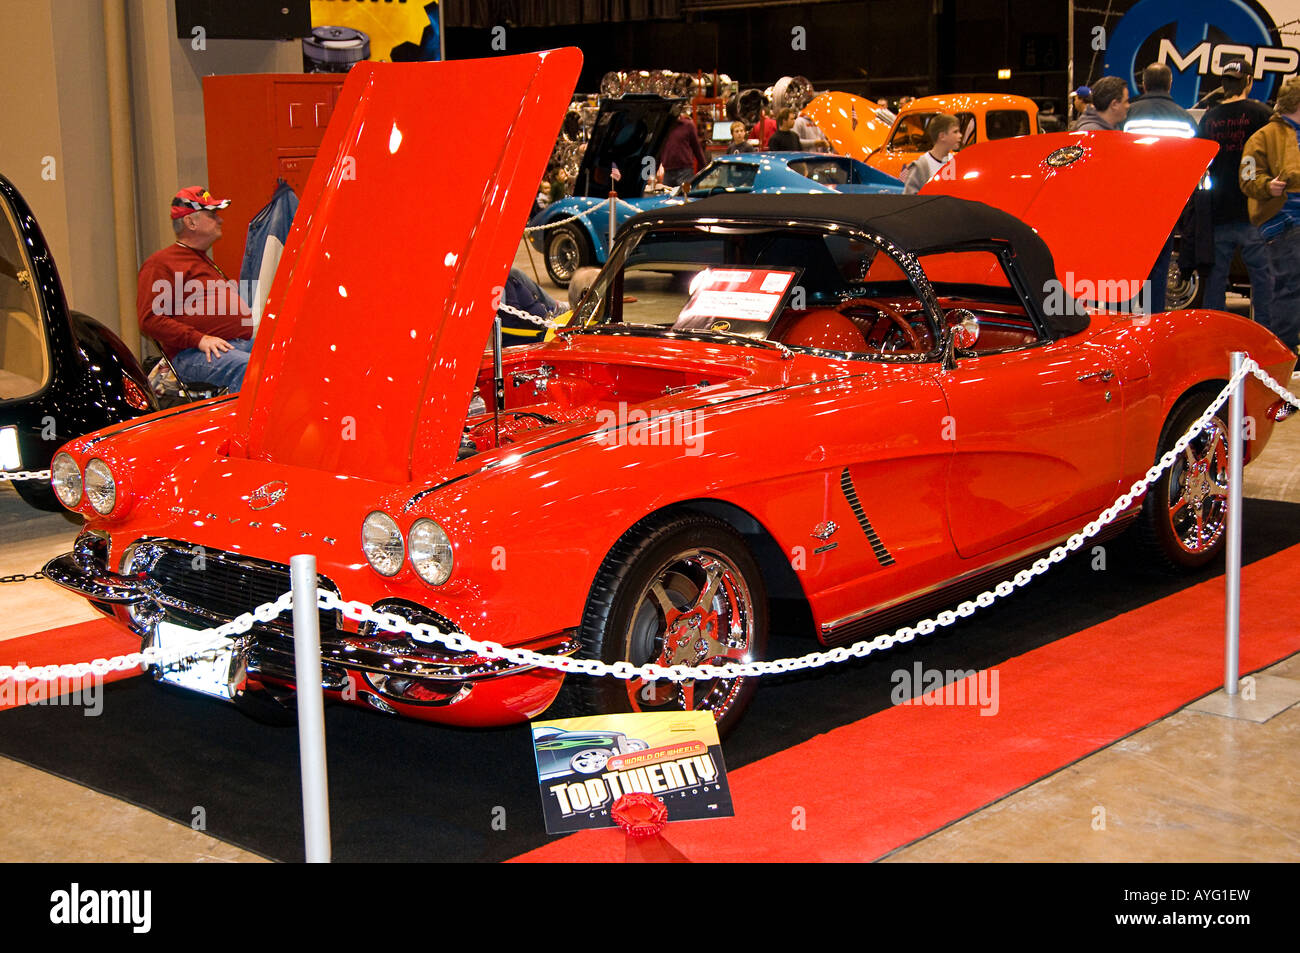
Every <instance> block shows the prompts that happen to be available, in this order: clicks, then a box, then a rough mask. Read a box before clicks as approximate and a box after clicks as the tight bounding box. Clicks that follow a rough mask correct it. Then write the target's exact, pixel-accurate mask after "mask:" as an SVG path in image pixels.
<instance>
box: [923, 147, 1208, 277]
mask: <svg viewBox="0 0 1300 953" xmlns="http://www.w3.org/2000/svg"><path fill="white" fill-rule="evenodd" d="M1217 150H1218V146H1217V145H1216V144H1215V143H1213V142H1209V141H1207V140H1205V139H1175V138H1169V137H1165V138H1158V137H1155V136H1131V135H1129V134H1127V133H1123V132H1072V133H1064V132H1061V133H1053V134H1051V135H1043V136H1022V137H1020V138H1018V139H1002V140H999V141H997V142H986V143H981V144H979V145H974V146H970V147H968V148H966V149H963V150H962V151H961V152H959V153H957V155H956V156H955V157H954V159H953V163H954V164H953V167H952V170H951V174H943V173H941V177H940V178H936V179H933V180H931V181H930V182H929V183H927V184H926V185H925V187H924V188H922V189H921V191H922V193H924V194H927V195H934V194H938V195H955V196H958V197H959V198H964V199H974V200H975V201H978V202H984V203H985V204H986V205H992V206H993V207H994V208H998V209H1002V210H1003V211H1004V212H1009V213H1010V214H1012V215H1014V216H1016V217H1017V218H1019V219H1020V220H1021V221H1023V222H1025V223H1026V224H1027V225H1029V226H1031V227H1032V228H1033V229H1034V230H1035V231H1036V232H1038V234H1039V235H1040V236H1041V237H1042V239H1043V241H1044V242H1046V243H1047V247H1048V248H1049V249H1051V252H1052V258H1053V260H1054V262H1055V265H1056V276H1057V278H1058V279H1059V280H1060V281H1061V282H1062V284H1063V285H1064V286H1065V287H1066V288H1067V289H1068V288H1071V287H1078V286H1079V285H1080V283H1081V282H1082V281H1084V280H1086V281H1088V282H1091V283H1092V285H1091V286H1092V287H1099V286H1098V285H1097V284H1096V283H1097V282H1099V281H1104V282H1113V281H1123V282H1126V283H1128V285H1127V286H1128V287H1136V284H1133V283H1140V282H1142V281H1144V280H1145V279H1146V278H1147V276H1148V275H1149V274H1150V273H1151V268H1152V266H1153V265H1154V264H1155V261H1156V256H1157V255H1159V254H1160V249H1161V248H1163V247H1164V244H1165V240H1166V239H1168V238H1169V235H1170V233H1171V232H1172V231H1173V229H1174V226H1175V224H1177V222H1178V216H1179V215H1180V214H1181V213H1182V210H1183V206H1184V205H1186V204H1187V199H1188V197H1189V196H1190V195H1191V194H1192V192H1193V190H1194V189H1195V188H1196V186H1197V184H1198V183H1199V182H1200V181H1201V177H1202V176H1203V175H1204V174H1205V170H1206V168H1208V166H1209V164H1210V160H1211V159H1212V158H1214V153H1215V152H1216V151H1217ZM946 171H947V170H945V172H946Z"/></svg>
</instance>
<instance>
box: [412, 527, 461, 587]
mask: <svg viewBox="0 0 1300 953" xmlns="http://www.w3.org/2000/svg"><path fill="white" fill-rule="evenodd" d="M417 534H418V536H419V538H418V539H417ZM417 550H418V551H419V552H421V553H424V554H426V555H423V556H417ZM406 551H407V559H408V561H409V562H410V564H411V568H412V569H413V570H414V571H415V574H416V575H417V576H419V577H420V578H421V579H422V580H424V581H425V582H426V583H428V584H429V585H431V586H441V585H442V584H443V583H445V582H446V581H447V580H448V579H450V578H451V574H452V572H453V571H454V570H455V568H456V550H455V547H454V546H453V545H452V542H451V537H450V536H449V535H448V534H447V531H446V530H445V529H443V528H442V526H441V524H439V523H438V521H437V520H433V519H429V518H428V517H427V516H426V517H421V518H420V519H418V520H416V521H415V522H414V523H412V524H411V528H410V530H409V531H408V532H407V534H406ZM429 561H433V562H434V563H435V565H436V569H435V570H434V571H433V572H431V573H429V574H427V575H426V573H425V571H423V570H422V569H421V563H425V565H426V568H427V563H428V562H429Z"/></svg>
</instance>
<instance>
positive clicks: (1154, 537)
mask: <svg viewBox="0 0 1300 953" xmlns="http://www.w3.org/2000/svg"><path fill="white" fill-rule="evenodd" d="M1207 406H1209V399H1208V398H1205V397H1193V398H1191V399H1188V400H1185V401H1183V402H1182V403H1181V404H1180V405H1179V406H1178V407H1176V408H1175V409H1174V412H1173V413H1172V414H1170V416H1169V420H1168V422H1167V423H1166V424H1165V429H1164V433H1163V434H1161V437H1160V449H1159V450H1158V451H1157V453H1156V460H1157V461H1159V459H1160V458H1161V457H1163V456H1164V455H1165V454H1166V453H1167V452H1168V451H1169V450H1170V449H1171V448H1172V447H1173V445H1174V443H1175V442H1176V441H1177V440H1178V438H1179V437H1181V436H1182V435H1183V434H1184V433H1186V432H1187V430H1188V429H1189V428H1190V427H1191V426H1192V424H1193V423H1194V422H1195V421H1196V419H1197V418H1198V417H1200V416H1201V414H1202V413H1204V412H1205V408H1206V407H1207ZM1221 413H1222V411H1220V412H1219V413H1216V415H1215V416H1214V417H1213V418H1212V419H1211V420H1210V423H1209V424H1208V425H1207V426H1206V428H1205V429H1204V430H1202V431H1201V432H1200V433H1199V434H1197V436H1196V437H1195V438H1194V439H1193V440H1192V442H1191V444H1190V445H1188V448H1187V449H1186V450H1185V451H1184V452H1183V454H1182V456H1181V457H1179V458H1178V459H1176V460H1175V461H1174V463H1173V465H1172V466H1171V467H1170V468H1169V469H1168V470H1166V471H1165V472H1164V473H1163V474H1161V476H1160V479H1159V480H1158V481H1157V483H1156V484H1155V486H1153V487H1151V488H1150V489H1148V490H1147V495H1146V499H1145V500H1143V503H1142V515H1141V517H1140V519H1139V522H1138V527H1137V538H1138V541H1139V544H1140V546H1141V548H1142V549H1143V550H1144V551H1145V554H1146V556H1147V557H1148V558H1149V560H1150V562H1151V564H1152V565H1153V566H1154V567H1155V568H1157V569H1159V570H1162V571H1165V572H1186V571H1188V570H1192V569H1199V568H1200V567H1202V566H1204V565H1206V564H1208V563H1210V562H1212V561H1213V560H1215V559H1217V558H1218V557H1219V556H1220V555H1221V554H1222V553H1223V547H1224V543H1225V540H1226V537H1227V513H1228V476H1229V469H1228V446H1229V441H1228V425H1227V422H1226V421H1225V420H1224V419H1223V418H1222V417H1221V416H1220V415H1219V414H1221Z"/></svg>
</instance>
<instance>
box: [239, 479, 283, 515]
mask: <svg viewBox="0 0 1300 953" xmlns="http://www.w3.org/2000/svg"><path fill="white" fill-rule="evenodd" d="M288 492H289V484H287V483H285V482H284V481H283V480H272V481H271V482H270V483H263V484H262V485H261V486H259V487H258V488H257V489H256V490H254V491H253V492H252V493H250V494H249V495H248V508H249V509H251V510H265V509H268V508H269V507H272V506H275V504H277V503H279V502H280V501H281V500H283V499H284V495H285V494H286V493H288Z"/></svg>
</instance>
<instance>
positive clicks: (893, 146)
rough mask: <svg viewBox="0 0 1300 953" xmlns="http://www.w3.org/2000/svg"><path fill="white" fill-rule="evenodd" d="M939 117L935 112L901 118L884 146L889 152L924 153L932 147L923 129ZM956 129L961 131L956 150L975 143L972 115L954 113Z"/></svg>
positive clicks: (917, 113)
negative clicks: (959, 141)
mask: <svg viewBox="0 0 1300 953" xmlns="http://www.w3.org/2000/svg"><path fill="white" fill-rule="evenodd" d="M937 115H939V113H937V112H915V113H908V114H907V115H906V116H903V117H902V118H901V120H900V121H899V123H898V128H897V129H895V130H894V134H893V135H892V136H890V137H889V144H888V145H887V146H886V148H887V149H889V151H890V152H925V151H926V150H928V149H929V148H930V147H931V146H933V145H934V143H933V142H931V141H930V137H929V136H928V135H927V134H926V131H925V127H926V126H927V125H928V124H929V122H930V120H931V119H933V118H934V117H935V116H937ZM955 115H956V116H957V124H958V128H960V129H961V143H960V144H958V146H957V148H958V149H961V148H962V147H963V146H968V145H970V144H971V143H972V142H974V141H975V116H974V115H973V114H972V113H956V114H955Z"/></svg>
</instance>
